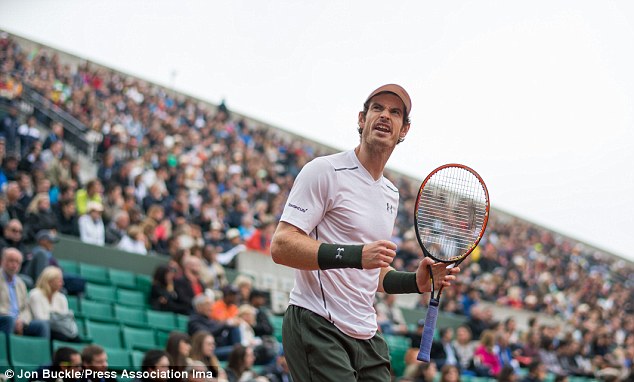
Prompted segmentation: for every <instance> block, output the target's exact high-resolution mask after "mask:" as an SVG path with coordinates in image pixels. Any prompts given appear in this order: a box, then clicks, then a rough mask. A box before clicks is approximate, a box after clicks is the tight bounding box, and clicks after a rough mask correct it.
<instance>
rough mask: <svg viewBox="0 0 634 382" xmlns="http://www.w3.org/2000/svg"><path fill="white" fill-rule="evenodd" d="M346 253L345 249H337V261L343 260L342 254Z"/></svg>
mask: <svg viewBox="0 0 634 382" xmlns="http://www.w3.org/2000/svg"><path fill="white" fill-rule="evenodd" d="M343 251H345V249H343V248H337V254H336V255H335V259H343V255H342V254H341V252H343Z"/></svg>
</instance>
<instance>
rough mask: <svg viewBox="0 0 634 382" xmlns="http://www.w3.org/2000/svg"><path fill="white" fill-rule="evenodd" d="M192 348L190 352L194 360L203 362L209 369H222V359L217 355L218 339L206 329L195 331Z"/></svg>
mask: <svg viewBox="0 0 634 382" xmlns="http://www.w3.org/2000/svg"><path fill="white" fill-rule="evenodd" d="M191 344H192V349H191V352H190V355H191V357H190V358H191V359H192V360H193V361H199V362H202V363H203V364H204V365H205V366H207V369H208V370H217V369H220V361H219V360H218V357H216V354H215V351H216V339H215V338H214V336H213V335H212V334H211V333H210V332H208V331H205V330H201V331H198V332H196V333H194V335H193V336H192V337H191Z"/></svg>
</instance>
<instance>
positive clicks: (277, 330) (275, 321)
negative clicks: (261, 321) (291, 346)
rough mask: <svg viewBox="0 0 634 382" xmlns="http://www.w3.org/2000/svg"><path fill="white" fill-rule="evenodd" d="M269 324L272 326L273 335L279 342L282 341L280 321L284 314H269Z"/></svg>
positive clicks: (281, 321)
mask: <svg viewBox="0 0 634 382" xmlns="http://www.w3.org/2000/svg"><path fill="white" fill-rule="evenodd" d="M269 319H270V321H271V325H272V326H273V335H274V336H275V338H277V340H278V341H279V342H282V323H283V322H284V316H269Z"/></svg>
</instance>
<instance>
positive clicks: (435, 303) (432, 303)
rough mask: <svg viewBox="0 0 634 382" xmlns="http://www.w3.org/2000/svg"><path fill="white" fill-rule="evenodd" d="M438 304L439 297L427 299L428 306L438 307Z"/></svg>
mask: <svg viewBox="0 0 634 382" xmlns="http://www.w3.org/2000/svg"><path fill="white" fill-rule="evenodd" d="M439 304H440V296H439V298H434V297H433V296H432V297H431V298H430V299H429V306H438V305H439Z"/></svg>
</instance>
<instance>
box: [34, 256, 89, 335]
mask: <svg viewBox="0 0 634 382" xmlns="http://www.w3.org/2000/svg"><path fill="white" fill-rule="evenodd" d="M63 286H64V280H63V277H62V271H61V270H60V269H59V268H57V267H54V266H48V267H46V268H44V270H43V271H42V273H41V274H40V277H39V278H38V279H37V283H36V284H35V288H33V289H31V291H30V292H29V306H30V307H31V313H32V314H33V318H34V319H36V320H43V321H50V320H51V313H52V312H56V313H61V314H72V313H71V311H70V309H68V300H67V299H66V296H65V295H63V294H62V293H61V292H60V291H61V289H62V287H63ZM76 328H77V325H76V324H75V329H76ZM51 338H52V339H55V340H61V341H78V340H79V333H77V332H75V335H74V336H72V335H69V333H68V332H64V331H60V330H57V329H56V326H55V325H53V324H52V323H51Z"/></svg>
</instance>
